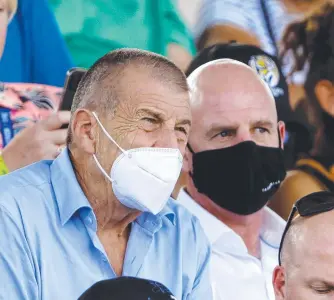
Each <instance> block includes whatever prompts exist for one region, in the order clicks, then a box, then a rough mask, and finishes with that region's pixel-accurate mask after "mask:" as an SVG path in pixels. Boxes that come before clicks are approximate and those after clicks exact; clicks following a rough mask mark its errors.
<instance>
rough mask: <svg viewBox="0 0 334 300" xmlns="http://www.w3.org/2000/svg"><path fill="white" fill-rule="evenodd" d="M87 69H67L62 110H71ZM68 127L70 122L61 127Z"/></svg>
mask: <svg viewBox="0 0 334 300" xmlns="http://www.w3.org/2000/svg"><path fill="white" fill-rule="evenodd" d="M86 71H87V70H86V69H83V68H72V69H70V70H68V71H67V73H66V79H65V85H64V94H63V99H62V102H61V105H60V108H59V109H60V110H68V111H69V110H71V107H72V102H73V98H74V95H75V92H76V90H77V89H78V86H79V83H80V81H81V79H82V77H83V76H84V75H85V74H86ZM67 127H68V124H64V125H62V127H61V128H62V129H65V128H67Z"/></svg>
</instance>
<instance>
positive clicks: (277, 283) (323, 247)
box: [273, 192, 334, 300]
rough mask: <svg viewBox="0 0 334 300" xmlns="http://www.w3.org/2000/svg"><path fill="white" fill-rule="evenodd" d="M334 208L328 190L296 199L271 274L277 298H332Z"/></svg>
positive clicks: (305, 299) (278, 299) (333, 282)
mask: <svg viewBox="0 0 334 300" xmlns="http://www.w3.org/2000/svg"><path fill="white" fill-rule="evenodd" d="M333 210H334V194H333V193H330V192H316V193H312V194H309V195H307V196H305V197H303V198H302V199H300V200H298V201H297V202H296V204H295V206H294V208H293V210H292V213H291V214H290V218H289V221H288V223H287V226H286V229H285V234H284V235H283V238H282V243H281V248H280V249H281V251H280V266H278V267H277V268H276V269H275V272H274V276H273V284H274V288H275V294H276V300H296V299H298V300H318V299H319V300H320V299H321V300H330V299H334V268H333V265H334V239H333V231H334V211H333ZM297 212H298V214H299V215H298V216H297V217H296V218H294V216H295V215H296V213H297Z"/></svg>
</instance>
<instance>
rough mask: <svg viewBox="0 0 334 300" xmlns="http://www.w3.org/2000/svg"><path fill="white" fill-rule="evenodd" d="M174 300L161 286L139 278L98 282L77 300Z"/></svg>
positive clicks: (166, 289)
mask: <svg viewBox="0 0 334 300" xmlns="http://www.w3.org/2000/svg"><path fill="white" fill-rule="evenodd" d="M97 299H98V300H173V299H174V300H176V298H175V297H174V296H173V294H172V293H171V291H170V290H169V289H168V288H167V287H165V286H164V285H163V284H161V283H159V282H156V281H152V280H147V279H141V278H134V277H119V278H116V279H109V280H104V281H100V282H98V283H96V284H94V285H93V286H92V287H91V288H89V289H88V290H87V291H86V292H85V293H84V294H83V295H81V296H80V297H79V299H78V300H97Z"/></svg>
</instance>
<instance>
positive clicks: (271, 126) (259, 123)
mask: <svg viewBox="0 0 334 300" xmlns="http://www.w3.org/2000/svg"><path fill="white" fill-rule="evenodd" d="M251 125H252V127H263V128H266V129H269V130H272V129H274V128H275V127H276V126H275V124H274V123H273V122H272V121H269V120H259V121H255V122H252V123H251Z"/></svg>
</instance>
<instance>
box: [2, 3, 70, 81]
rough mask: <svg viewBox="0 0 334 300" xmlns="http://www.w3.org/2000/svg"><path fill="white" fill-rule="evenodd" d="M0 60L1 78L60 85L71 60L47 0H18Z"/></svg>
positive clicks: (3, 79)
mask: <svg viewBox="0 0 334 300" xmlns="http://www.w3.org/2000/svg"><path fill="white" fill-rule="evenodd" d="M18 4H19V6H18V10H17V13H16V15H15V17H14V18H13V20H12V22H11V23H10V24H9V27H8V33H7V40H6V47H5V50H4V54H3V57H2V59H1V60H0V80H1V81H5V82H28V83H40V84H48V85H54V86H63V84H64V80H65V75H66V71H67V70H68V69H70V68H71V67H73V62H72V59H71V57H70V54H69V51H68V49H67V46H66V44H65V41H64V39H63V37H62V35H61V33H60V30H59V28H58V24H57V22H56V19H55V17H54V15H53V13H52V12H51V10H50V8H49V5H48V3H47V1H46V0H20V1H18Z"/></svg>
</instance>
